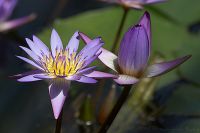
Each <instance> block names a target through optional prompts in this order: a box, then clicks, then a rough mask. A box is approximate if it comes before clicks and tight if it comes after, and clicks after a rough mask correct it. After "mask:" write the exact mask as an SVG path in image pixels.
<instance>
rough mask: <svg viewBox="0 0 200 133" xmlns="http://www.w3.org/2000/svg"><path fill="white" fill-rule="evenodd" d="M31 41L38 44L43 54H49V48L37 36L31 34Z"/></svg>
mask: <svg viewBox="0 0 200 133" xmlns="http://www.w3.org/2000/svg"><path fill="white" fill-rule="evenodd" d="M33 42H34V43H35V44H36V45H37V46H38V48H39V49H40V50H41V52H42V53H43V54H44V55H46V56H49V48H48V47H47V46H46V45H45V44H44V43H43V42H42V41H41V40H40V39H39V38H38V37H36V36H33Z"/></svg>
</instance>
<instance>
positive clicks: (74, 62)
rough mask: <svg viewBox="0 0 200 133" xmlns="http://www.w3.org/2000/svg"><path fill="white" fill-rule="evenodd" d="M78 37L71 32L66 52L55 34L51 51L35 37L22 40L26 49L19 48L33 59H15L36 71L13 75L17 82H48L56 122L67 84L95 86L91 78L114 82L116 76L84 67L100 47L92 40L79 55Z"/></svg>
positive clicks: (98, 43)
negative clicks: (106, 79) (75, 82)
mask: <svg viewBox="0 0 200 133" xmlns="http://www.w3.org/2000/svg"><path fill="white" fill-rule="evenodd" d="M79 38H80V37H79V33H78V32H75V33H74V35H73V36H72V38H71V39H70V41H69V43H68V45H67V46H66V48H63V44H62V41H61V39H60V37H59V35H58V34H57V32H56V31H55V30H53V31H52V34H51V51H50V50H49V49H48V47H47V46H46V45H45V44H44V43H43V42H42V41H41V40H40V39H38V38H37V37H36V36H33V41H32V40H30V39H26V41H27V43H28V45H29V47H30V49H29V48H26V47H22V46H21V48H22V49H23V50H24V51H25V52H26V53H27V54H28V55H29V56H30V57H31V58H32V59H33V60H30V59H28V58H25V57H21V56H17V57H18V58H20V59H22V60H23V61H25V62H27V63H29V64H31V65H33V66H34V67H35V68H37V70H33V71H30V72H26V73H23V74H18V75H15V76H14V77H17V78H18V79H17V81H19V82H31V81H38V80H49V83H50V85H49V94H50V98H51V103H52V107H53V112H54V116H55V118H56V119H57V118H58V116H59V114H60V112H61V109H62V106H63V104H64V101H65V99H66V97H67V92H68V90H69V88H70V83H71V81H78V82H83V83H96V82H97V80H96V79H95V78H117V76H116V75H112V74H108V73H104V72H100V71H94V69H95V66H92V67H88V66H89V65H90V64H91V63H92V62H93V61H94V60H95V59H96V58H97V57H98V56H99V55H100V54H101V50H100V48H101V47H102V45H103V44H104V43H103V42H102V40H101V38H100V37H98V38H95V39H94V40H92V41H91V42H90V45H86V46H85V47H84V48H83V49H82V50H81V51H80V52H79V53H78V52H77V50H78V46H79Z"/></svg>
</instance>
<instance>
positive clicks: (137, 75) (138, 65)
mask: <svg viewBox="0 0 200 133" xmlns="http://www.w3.org/2000/svg"><path fill="white" fill-rule="evenodd" d="M80 35H81V38H82V39H83V40H84V41H85V42H86V43H89V42H90V41H91V40H90V38H88V37H87V36H86V35H84V34H83V33H81V34H80ZM101 51H102V54H101V55H99V57H98V58H99V59H100V60H101V61H102V62H103V63H104V64H105V65H106V66H108V67H109V68H111V69H112V70H114V71H115V72H116V73H117V74H118V76H119V77H118V78H117V79H114V81H115V82H117V83H118V84H121V85H130V84H135V83H137V82H138V81H139V80H140V79H141V78H145V77H148V78H150V77H155V76H159V75H162V74H164V73H166V72H168V71H170V70H172V69H174V68H175V67H177V66H179V65H180V64H182V63H183V62H185V61H186V60H187V59H189V58H190V57H191V56H190V55H188V56H184V57H181V58H178V59H175V60H172V61H167V62H162V63H157V64H153V65H148V60H149V57H150V52H151V22H150V14H149V13H148V12H145V14H144V15H143V17H142V18H141V20H140V22H139V23H138V24H137V25H135V26H133V27H131V28H130V29H129V30H128V31H127V32H126V33H125V35H124V37H123V39H122V41H121V44H120V49H119V53H118V56H116V55H115V54H113V53H111V52H110V51H108V50H106V49H103V48H101Z"/></svg>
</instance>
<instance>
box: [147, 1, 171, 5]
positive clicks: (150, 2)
mask: <svg viewBox="0 0 200 133" xmlns="http://www.w3.org/2000/svg"><path fill="white" fill-rule="evenodd" d="M165 1H167V0H147V1H146V4H153V3H160V2H165Z"/></svg>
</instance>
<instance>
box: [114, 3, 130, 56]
mask: <svg viewBox="0 0 200 133" xmlns="http://www.w3.org/2000/svg"><path fill="white" fill-rule="evenodd" d="M123 9H124V13H123V16H122V19H121V22H120V25H119V28H118V31H117V33H116V36H115V40H114V43H113V45H112V49H111V51H112V52H114V53H115V52H116V48H117V44H118V42H119V39H120V35H121V32H122V29H123V27H124V23H125V20H126V17H127V14H128V11H129V9H128V8H125V7H124V8H123Z"/></svg>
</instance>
